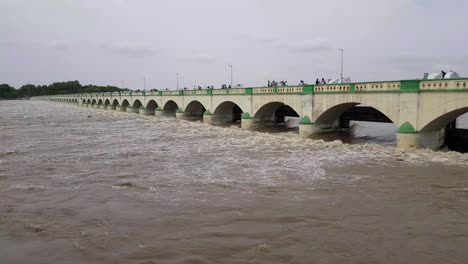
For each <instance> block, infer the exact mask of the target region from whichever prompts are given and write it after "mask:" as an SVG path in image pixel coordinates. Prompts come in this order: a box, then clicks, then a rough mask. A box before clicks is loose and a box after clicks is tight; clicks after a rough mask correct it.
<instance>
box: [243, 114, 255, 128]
mask: <svg viewBox="0 0 468 264" xmlns="http://www.w3.org/2000/svg"><path fill="white" fill-rule="evenodd" d="M252 126H253V118H252V117H251V116H250V114H249V113H248V112H245V113H242V116H241V129H243V130H248V129H251V128H252Z"/></svg>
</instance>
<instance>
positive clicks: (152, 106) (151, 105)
mask: <svg viewBox="0 0 468 264" xmlns="http://www.w3.org/2000/svg"><path fill="white" fill-rule="evenodd" d="M156 108H158V103H156V101H155V100H149V101H148V103H147V104H146V110H149V111H155V110H156Z"/></svg>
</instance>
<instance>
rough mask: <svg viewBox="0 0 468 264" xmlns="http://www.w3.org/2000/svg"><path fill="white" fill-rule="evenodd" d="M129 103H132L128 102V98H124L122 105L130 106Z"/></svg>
mask: <svg viewBox="0 0 468 264" xmlns="http://www.w3.org/2000/svg"><path fill="white" fill-rule="evenodd" d="M129 105H130V103H129V102H128V100H127V99H124V100H123V101H122V103H121V105H120V106H122V107H128V106H129Z"/></svg>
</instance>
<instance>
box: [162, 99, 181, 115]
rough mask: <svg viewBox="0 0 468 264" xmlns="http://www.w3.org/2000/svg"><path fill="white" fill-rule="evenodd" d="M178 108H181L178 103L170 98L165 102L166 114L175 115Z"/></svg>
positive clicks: (164, 109)
mask: <svg viewBox="0 0 468 264" xmlns="http://www.w3.org/2000/svg"><path fill="white" fill-rule="evenodd" d="M177 109H179V106H178V105H177V103H176V102H174V101H172V100H169V101H167V102H166V103H165V104H164V108H163V111H164V114H165V115H170V116H175V114H176V111H177Z"/></svg>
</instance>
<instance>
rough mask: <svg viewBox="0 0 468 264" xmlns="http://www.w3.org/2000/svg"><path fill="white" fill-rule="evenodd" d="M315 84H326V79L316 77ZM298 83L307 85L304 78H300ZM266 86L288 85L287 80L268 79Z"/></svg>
mask: <svg viewBox="0 0 468 264" xmlns="http://www.w3.org/2000/svg"><path fill="white" fill-rule="evenodd" d="M315 84H327V81H326V80H325V78H322V79H321V80H320V79H318V78H317V80H315ZM299 85H307V83H305V82H304V80H301V81H300V82H299ZM267 86H268V87H277V86H288V81H280V82H279V83H278V82H277V81H270V80H268V83H267Z"/></svg>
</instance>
